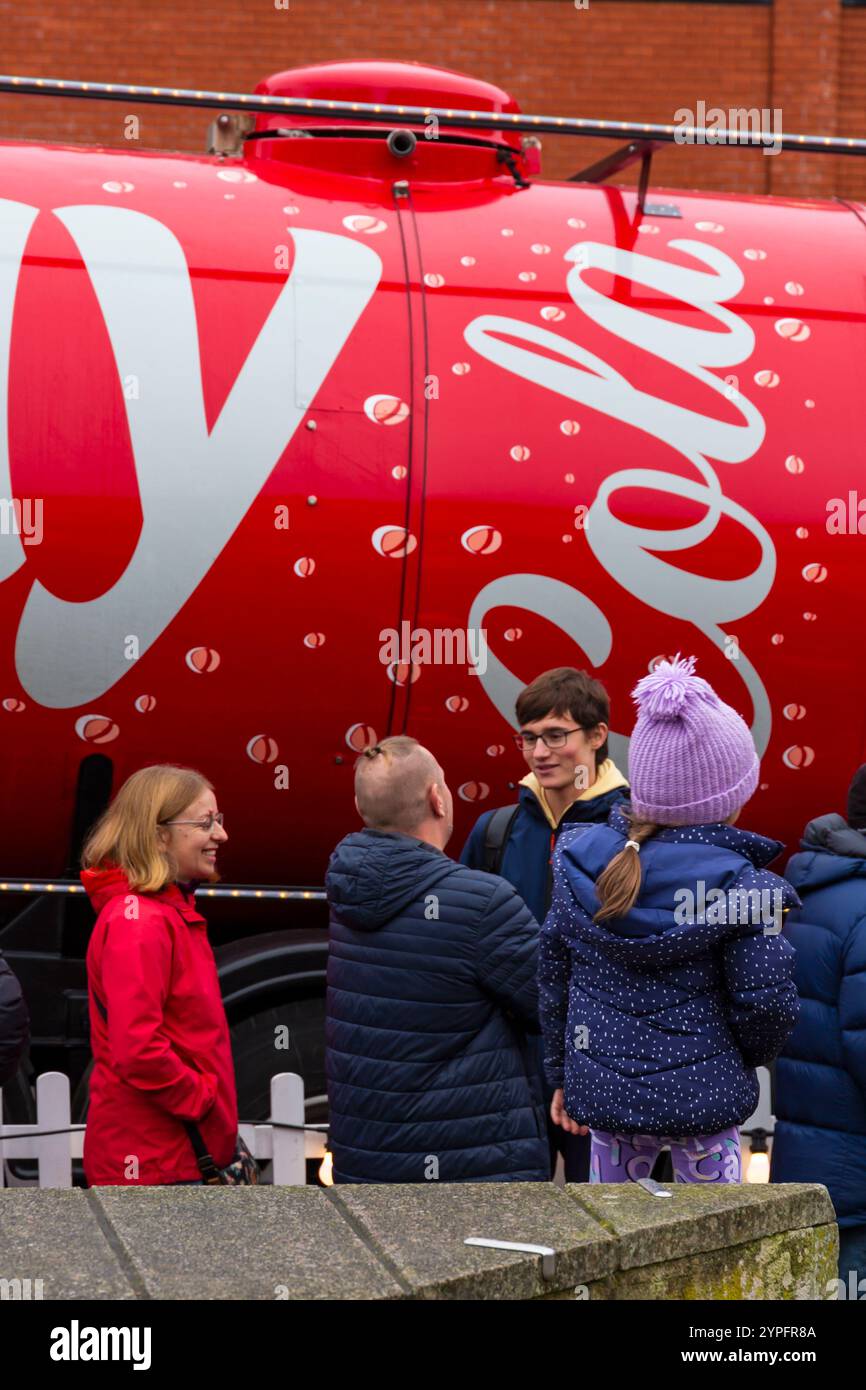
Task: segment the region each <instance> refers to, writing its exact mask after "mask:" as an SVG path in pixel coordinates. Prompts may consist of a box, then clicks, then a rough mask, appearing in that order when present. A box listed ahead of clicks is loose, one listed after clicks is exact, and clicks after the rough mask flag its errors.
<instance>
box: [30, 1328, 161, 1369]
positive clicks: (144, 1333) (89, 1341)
mask: <svg viewBox="0 0 866 1390" xmlns="http://www.w3.org/2000/svg"><path fill="white" fill-rule="evenodd" d="M150 1338H151V1329H150V1328H149V1327H81V1326H80V1324H79V1322H78V1319H77V1318H73V1319H72V1322H71V1324H70V1326H69V1327H54V1328H52V1329H51V1347H50V1351H49V1354H50V1356H51V1360H52V1361H131V1362H132V1363H133V1370H135V1371H148V1370H150Z"/></svg>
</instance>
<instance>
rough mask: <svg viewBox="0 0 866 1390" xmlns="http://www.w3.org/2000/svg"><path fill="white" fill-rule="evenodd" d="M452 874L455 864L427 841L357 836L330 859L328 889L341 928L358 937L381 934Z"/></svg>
mask: <svg viewBox="0 0 866 1390" xmlns="http://www.w3.org/2000/svg"><path fill="white" fill-rule="evenodd" d="M453 872H454V862H453V860H451V859H449V858H448V857H447V856H446V855H444V854H443V853H442V851H441V850H438V849H436V848H435V847H434V846H433V845H428V844H426V843H425V841H424V840H416V839H413V838H412V837H411V836H410V835H399V834H396V833H392V832H390V831H384V830H358V831H354V832H353V833H352V834H351V835H347V836H346V837H345V839H343V840H341V841H340V843H339V844H338V845H337V848H336V849H335V850H334V853H333V854H332V855H331V858H330V861H329V864H328V870H327V873H326V874H325V886H326V888H327V890H328V899H329V901H330V904H331V911H332V913H333V914H334V916H335V918H336V919H337V920H338V921H339V922H343V923H345V924H346V925H347V926H351V927H355V928H356V929H357V930H358V931H378V930H379V929H380V928H381V927H383V926H384V925H385V923H386V922H390V921H391V920H392V919H393V918H394V917H397V916H398V915H399V913H401V912H402V911H403V909H404V908H405V907H406V906H407V905H408V904H409V903H411V902H413V901H414V900H415V899H416V898H418V897H423V895H424V894H425V893H427V892H430V891H431V890H432V889H433V888H435V886H436V884H437V883H440V882H441V881H442V879H444V878H447V877H448V876H449V875H450V874H452V873H453Z"/></svg>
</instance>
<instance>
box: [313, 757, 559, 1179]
mask: <svg viewBox="0 0 866 1390" xmlns="http://www.w3.org/2000/svg"><path fill="white" fill-rule="evenodd" d="M355 806H356V808H357V810H358V814H359V815H360V817H361V819H362V821H363V822H364V827H365V828H364V829H363V830H360V831H356V832H354V833H353V834H351V835H347V836H346V838H345V839H344V840H342V841H341V842H340V844H339V845H338V846H337V848H336V850H335V851H334V853H333V855H332V856H331V861H330V864H329V866H328V872H327V875H326V880H325V881H326V885H327V889H328V901H329V904H330V951H329V958H328V997H327V1032H326V1044H327V1050H326V1068H327V1077H328V1100H329V1106H330V1133H329V1146H330V1149H331V1152H332V1154H333V1157H334V1181H335V1182H338V1183H353V1182H355V1183H358V1182H435V1181H439V1182H521V1181H522V1182H543V1181H545V1180H546V1179H547V1178H548V1176H549V1162H548V1153H547V1138H546V1130H545V1116H544V1103H543V1096H542V1091H541V1085H540V1082H539V1079H538V1076H537V1074H536V1070H537V1069H535V1068H534V1067H533V1066H532V1065H527V1047H526V1042H525V1034H526V1033H538V1031H539V1024H538V1014H537V1002H538V1001H537V991H536V971H537V964H538V955H537V953H538V926H537V923H536V922H535V920H534V918H533V917H532V915H531V914H530V912H529V910H528V908H527V907H526V906H525V904H524V903H523V901H522V899H521V898H519V897H518V895H517V893H516V892H515V890H514V889H513V888H512V887H511V885H510V884H508V883H506V882H505V880H504V879H502V878H499V877H498V876H496V875H494V874H485V873H481V872H480V871H478V870H476V869H469V868H467V867H465V866H464V865H462V864H457V863H455V862H454V860H452V859H449V858H448V856H447V855H446V854H445V852H444V851H445V846H446V845H447V844H448V841H449V840H450V838H451V833H452V831H453V829H454V802H453V799H452V796H451V792H450V791H449V789H448V784H447V782H446V780H445V773H444V772H443V770H442V767H441V766H440V764H439V763H438V762H437V760H436V758H435V757H434V756H433V754H432V753H431V752H430V751H429V750H428V749H426V748H424V747H423V746H422V745H421V744H420V743H418V742H417V741H416V740H415V739H413V738H407V737H405V736H403V735H400V736H399V737H395V738H387V739H384V740H383V741H382V742H381V743H378V744H376V745H375V746H374V747H372V748H367V749H365V751H364V752H363V753H362V754H361V756H360V757H359V758H358V760H357V762H356V764H355Z"/></svg>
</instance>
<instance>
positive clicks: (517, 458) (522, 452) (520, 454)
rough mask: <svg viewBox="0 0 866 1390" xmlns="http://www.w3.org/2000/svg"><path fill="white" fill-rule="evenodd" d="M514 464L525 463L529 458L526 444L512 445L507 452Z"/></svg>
mask: <svg viewBox="0 0 866 1390" xmlns="http://www.w3.org/2000/svg"><path fill="white" fill-rule="evenodd" d="M508 452H509V454H510V455H511V457H512V458H513V459H514V462H515V463H525V462H526V460H527V459H528V458H529V452H530V451H529V446H528V445H526V444H514V445H512V447H511V448H510V449H509V450H508Z"/></svg>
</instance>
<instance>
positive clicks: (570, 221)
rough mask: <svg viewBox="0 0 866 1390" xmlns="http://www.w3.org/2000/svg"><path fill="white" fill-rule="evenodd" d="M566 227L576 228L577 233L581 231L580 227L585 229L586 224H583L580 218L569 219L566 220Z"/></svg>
mask: <svg viewBox="0 0 866 1390" xmlns="http://www.w3.org/2000/svg"><path fill="white" fill-rule="evenodd" d="M568 226H569V227H576V228H577V229H578V231H580V229H581V228H582V227H585V226H586V223H585V222H584V220H583V218H582V217H569V219H568Z"/></svg>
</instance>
